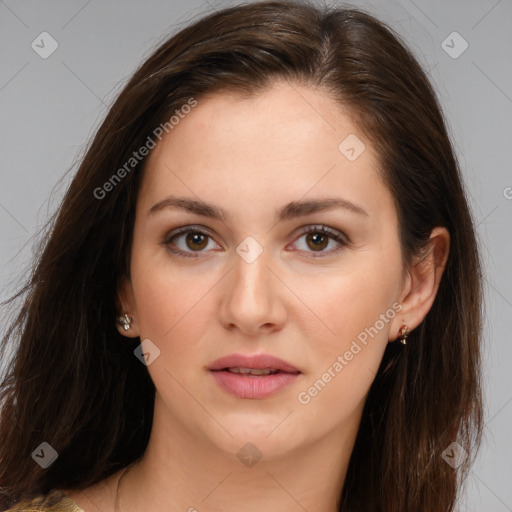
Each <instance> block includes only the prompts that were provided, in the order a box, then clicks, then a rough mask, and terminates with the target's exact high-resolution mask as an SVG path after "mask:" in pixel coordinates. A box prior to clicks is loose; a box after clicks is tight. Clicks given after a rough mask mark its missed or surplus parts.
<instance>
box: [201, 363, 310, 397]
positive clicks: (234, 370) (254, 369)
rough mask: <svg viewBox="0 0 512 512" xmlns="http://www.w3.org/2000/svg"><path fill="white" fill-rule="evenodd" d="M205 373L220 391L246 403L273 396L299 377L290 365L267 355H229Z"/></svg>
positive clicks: (212, 365) (298, 371) (297, 371)
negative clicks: (246, 399)
mask: <svg viewBox="0 0 512 512" xmlns="http://www.w3.org/2000/svg"><path fill="white" fill-rule="evenodd" d="M208 370H210V372H211V374H212V376H213V377H214V379H215V381H216V382H217V384H219V386H220V387H221V388H222V389H223V390H224V391H226V392H228V393H229V394H231V395H234V396H236V397H238V398H249V399H251V398H252V399H262V398H266V397H268V396H270V395H273V394H274V393H277V392H278V391H280V390H282V389H284V388H285V387H287V386H288V385H290V384H291V383H292V382H294V381H295V380H296V379H297V377H298V376H299V375H300V374H301V371H300V370H299V369H298V368H296V367H295V366H293V365H292V364H290V363H288V362H286V361H283V360H282V359H279V358H278V357H275V356H272V355H270V354H256V355H252V356H246V355H243V354H231V355H229V356H225V357H221V358H220V359H217V360H216V361H215V362H213V363H212V364H211V365H210V366H209V367H208Z"/></svg>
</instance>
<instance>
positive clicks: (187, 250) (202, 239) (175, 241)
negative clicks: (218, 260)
mask: <svg viewBox="0 0 512 512" xmlns="http://www.w3.org/2000/svg"><path fill="white" fill-rule="evenodd" d="M162 244H163V245H164V246H165V247H166V248H167V249H168V250H169V251H171V252H173V253H175V254H179V255H180V256H188V257H192V258H194V257H198V256H200V255H201V254H202V253H207V252H208V249H212V248H214V249H215V248H219V246H218V245H217V244H216V243H215V242H214V240H213V238H212V237H211V236H210V235H209V234H208V233H206V232H204V231H202V230H201V229H199V228H194V226H187V227H184V228H181V229H178V230H176V231H173V232H172V233H169V235H167V236H166V237H165V238H164V240H163V241H162ZM209 244H211V247H208V245H209Z"/></svg>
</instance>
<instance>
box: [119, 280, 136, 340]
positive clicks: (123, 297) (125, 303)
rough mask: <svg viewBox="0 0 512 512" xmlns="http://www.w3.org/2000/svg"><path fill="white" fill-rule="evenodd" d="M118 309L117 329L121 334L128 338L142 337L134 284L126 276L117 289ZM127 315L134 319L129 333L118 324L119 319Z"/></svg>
mask: <svg viewBox="0 0 512 512" xmlns="http://www.w3.org/2000/svg"><path fill="white" fill-rule="evenodd" d="M116 308H117V317H116V327H117V330H118V331H119V333H120V334H122V335H123V336H126V337H127V338H136V337H137V336H140V332H139V326H138V323H137V310H136V308H135V300H134V296H133V288H132V283H131V281H130V280H129V279H128V278H127V277H124V276H123V277H122V278H121V280H120V281H119V285H118V287H117V303H116ZM125 313H126V314H127V315H128V316H129V317H130V318H131V319H132V323H131V325H130V328H129V329H128V330H127V331H125V330H124V328H123V326H122V325H120V324H119V323H118V322H117V318H119V317H120V316H122V315H124V314H125Z"/></svg>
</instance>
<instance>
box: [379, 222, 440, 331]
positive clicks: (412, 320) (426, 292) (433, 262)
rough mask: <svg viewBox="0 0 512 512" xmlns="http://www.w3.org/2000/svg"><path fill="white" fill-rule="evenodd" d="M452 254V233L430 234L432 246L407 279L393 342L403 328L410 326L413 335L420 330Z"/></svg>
mask: <svg viewBox="0 0 512 512" xmlns="http://www.w3.org/2000/svg"><path fill="white" fill-rule="evenodd" d="M449 251H450V234H449V232H448V230H447V229H446V228H444V227H436V228H434V229H433V230H432V232H431V234H430V239H429V243H428V247H427V248H426V250H425V251H424V252H423V253H422V254H421V256H417V257H416V258H415V259H414V261H413V264H412V267H411V268H410V269H408V270H407V278H406V280H405V284H404V287H403V289H402V293H401V295H400V296H401V297H403V299H402V300H401V301H400V303H401V304H402V307H403V309H402V310H401V311H400V313H399V314H398V315H397V316H396V317H395V318H394V319H393V323H392V325H391V330H390V333H389V336H390V338H389V339H390V341H393V340H396V339H397V338H399V337H400V335H401V332H400V328H401V327H402V325H404V324H405V325H407V327H408V329H409V332H411V331H412V330H413V329H415V328H416V327H418V325H420V324H421V322H422V321H423V319H424V318H425V317H426V316H427V313H428V312H429V311H430V308H431V307H432V304H433V303H434V299H435V298H436V295H437V291H438V289H439V284H440V283H441V277H442V275H443V272H444V269H445V266H446V261H447V260H448V254H449Z"/></svg>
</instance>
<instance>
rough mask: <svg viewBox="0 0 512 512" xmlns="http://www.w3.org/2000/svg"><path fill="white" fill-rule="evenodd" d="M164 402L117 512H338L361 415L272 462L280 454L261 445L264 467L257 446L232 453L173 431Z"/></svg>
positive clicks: (241, 444)
mask: <svg viewBox="0 0 512 512" xmlns="http://www.w3.org/2000/svg"><path fill="white" fill-rule="evenodd" d="M158 402H159V398H158V394H157V398H156V402H155V414H154V419H153V428H152V433H151V436H150V440H149V443H148V446H147V449H146V451H145V453H144V456H143V457H142V459H140V461H138V462H137V463H136V464H134V465H133V466H132V467H130V468H129V470H128V471H127V472H126V473H125V475H124V477H123V479H122V481H121V483H120V486H119V498H120V499H119V512H135V511H137V510H152V511H155V512H160V511H162V512H163V511H167V510H184V511H188V512H201V511H203V510H208V511H209V512H221V511H225V510H236V509H239V510H244V511H247V512H256V511H258V512H260V511H261V510H280V511H283V512H291V511H297V510H298V509H303V510H307V511H308V512H336V511H337V510H338V503H339V498H340V495H341V490H342V488H343V483H344V481H345V475H346V471H347V466H348V462H349V458H350V454H351V452H352V449H353V446H354V442H355V437H356V435H357V429H358V427H359V422H360V411H359V414H358V417H357V418H356V419H355V420H354V419H352V420H351V423H350V424H348V425H344V426H343V429H339V430H337V431H332V432H329V433H328V434H327V435H325V436H324V437H322V438H320V439H317V440H315V441H314V442H312V443H310V444H308V445H306V446H304V443H301V444H300V446H299V447H297V448H295V449H292V450H288V451H286V452H285V453H281V454H279V455H269V454H275V453H276V452H278V450H275V451H274V450H273V449H272V444H271V442H270V441H266V442H265V443H262V442H261V441H260V443H259V444H256V446H262V444H265V447H264V449H262V450H261V451H262V452H263V453H262V457H261V459H259V460H258V455H257V454H255V453H257V452H253V448H252V446H254V445H253V444H251V443H250V444H246V443H244V442H243V441H240V440H233V446H237V447H238V448H237V449H234V450H233V451H232V452H227V451H226V450H223V449H221V448H219V447H218V446H215V445H214V444H213V443H211V441H209V440H208V439H201V438H200V437H198V436H197V435H194V433H191V432H190V431H189V430H188V429H187V428H181V427H180V426H179V425H175V424H173V423H172V419H171V418H169V416H166V415H165V413H163V411H164V408H163V407H159V403H158ZM361 409H362V406H361ZM271 436H272V435H269V436H268V438H269V439H270V437H271ZM276 439H278V436H276ZM281 443H282V440H281ZM244 446H245V448H243V447H244ZM240 449H242V451H241V453H240ZM237 453H239V455H238V456H237ZM243 454H245V455H246V456H245V457H242V455H243ZM241 459H242V461H241ZM243 459H246V460H245V462H244V461H243Z"/></svg>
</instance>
